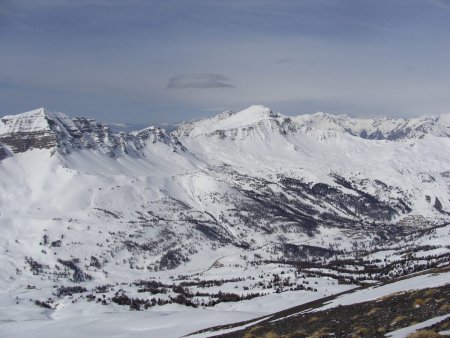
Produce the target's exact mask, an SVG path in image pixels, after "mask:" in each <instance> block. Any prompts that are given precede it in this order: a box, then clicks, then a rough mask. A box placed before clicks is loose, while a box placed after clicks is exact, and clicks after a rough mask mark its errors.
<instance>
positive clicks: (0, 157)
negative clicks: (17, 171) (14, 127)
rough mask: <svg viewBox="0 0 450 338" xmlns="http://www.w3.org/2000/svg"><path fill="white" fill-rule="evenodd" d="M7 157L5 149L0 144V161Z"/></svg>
mask: <svg viewBox="0 0 450 338" xmlns="http://www.w3.org/2000/svg"><path fill="white" fill-rule="evenodd" d="M7 157H8V152H7V151H6V149H5V147H3V145H1V144H0V161H1V160H3V159H5V158H7Z"/></svg>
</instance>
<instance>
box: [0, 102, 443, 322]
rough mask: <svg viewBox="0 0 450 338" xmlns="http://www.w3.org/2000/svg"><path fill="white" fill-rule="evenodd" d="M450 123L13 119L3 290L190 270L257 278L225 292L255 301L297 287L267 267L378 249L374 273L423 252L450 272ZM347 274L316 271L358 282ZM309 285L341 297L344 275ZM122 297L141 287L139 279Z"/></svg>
mask: <svg viewBox="0 0 450 338" xmlns="http://www.w3.org/2000/svg"><path fill="white" fill-rule="evenodd" d="M449 126H450V118H449V116H448V115H442V116H440V117H425V118H417V119H411V120H404V119H351V118H349V117H346V116H332V115H327V114H315V115H300V116H296V117H286V116H284V115H282V114H279V113H273V112H272V111H271V110H270V109H268V108H266V107H262V106H252V107H250V108H248V109H246V110H244V111H241V112H237V113H232V112H225V113H222V114H220V115H218V116H216V117H213V118H209V119H202V120H198V121H193V122H189V123H184V124H181V125H180V126H178V127H177V129H176V130H174V131H172V132H167V131H165V130H164V129H162V128H158V127H148V128H145V129H143V130H140V131H135V132H131V133H127V132H117V131H115V130H113V129H111V128H109V127H108V126H107V125H106V124H103V123H100V122H97V121H95V120H93V119H89V118H81V117H80V118H73V119H71V118H69V117H68V116H66V115H65V114H62V113H52V112H49V111H47V110H45V109H38V110H35V111H32V112H28V113H24V114H19V115H11V116H5V117H3V118H1V119H0V229H1V231H2V236H1V238H0V249H1V254H0V266H1V274H0V275H1V277H0V287H1V288H2V289H3V290H5V291H4V293H3V294H2V295H1V297H4V299H8V301H9V302H11V304H13V303H14V302H15V300H14V299H15V298H14V297H16V296H18V295H21V294H24V293H25V294H26V295H27V297H28V298H32V299H46V298H47V297H51V296H52V288H54V287H56V288H57V287H61V286H64V285H68V284H75V285H79V284H81V285H86V287H87V288H89V289H92V288H95V287H97V286H101V285H105V284H112V285H113V284H116V283H117V284H120V283H126V284H128V283H131V282H133V281H136V280H139V279H148V278H150V277H152V278H159V279H161V281H164V283H172V282H173V280H174V278H178V277H177V276H180V275H181V276H184V275H186V276H189V277H186V278H187V280H188V281H191V282H192V281H193V280H196V279H195V278H200V279H215V278H222V279H227V278H230V277H232V278H241V277H242V276H245V279H247V278H248V281H247V280H244V281H241V280H239V281H229V282H227V283H226V284H227V285H230V286H227V288H228V289H227V288H225V289H226V290H228V291H229V292H235V290H239V292H240V293H241V294H248V293H250V292H251V291H250V290H256V291H258V292H262V290H267V289H266V286H267V285H268V283H269V281H268V278H275V277H273V276H272V273H279V274H281V272H283V274H284V275H285V276H290V277H291V278H292V279H297V278H299V277H298V276H297V275H296V274H294V273H293V271H291V270H290V268H288V267H284V268H279V267H277V265H276V264H269V263H267V262H266V260H267V261H279V260H283V259H292V260H307V261H315V260H321V261H322V260H323V264H325V263H327V264H328V261H327V260H329V259H331V258H332V257H337V256H339V257H341V258H342V259H352V258H354V254H355V252H357V250H356V251H355V249H358V250H368V248H370V249H371V250H375V252H370V253H369V252H368V251H367V252H364V253H361V255H362V256H364V257H365V258H364V259H366V260H367V264H368V265H367V266H369V264H373V263H372V262H371V261H372V260H374V259H380V260H383V259H384V258H386V260H385V262H388V263H392V264H394V263H395V262H396V260H401V259H403V258H402V257H403V255H404V251H405V250H412V248H414V247H416V246H423V247H424V249H423V250H422V251H420V252H417V253H415V254H414V256H412V257H413V258H415V259H416V258H417V261H418V262H419V263H420V264H422V265H423V266H426V264H425V263H426V261H427V260H428V261H429V262H431V263H433V264H440V262H441V260H442V259H445V257H446V256H445V255H448V254H449V252H448V248H447V246H448V245H449V243H448V241H449V237H448V227H447V228H440V229H443V230H440V231H435V230H433V231H435V233H430V232H427V231H432V230H430V229H431V228H433V227H435V226H441V225H443V224H445V223H447V222H448V221H449V219H450V214H449V212H450V202H449V200H450V196H449V186H450V157H449V156H448V154H449V150H450V138H449V137H448V134H447V129H448V127H449ZM380 133H381V134H382V136H381V134H380ZM394 136H395V137H394ZM426 236H430V237H429V238H428V237H426ZM432 236H434V237H432ZM410 237H411V238H410ZM400 243H401V244H400ZM399 245H400V247H399ZM402 250H403V251H402ZM431 254H432V256H433V257H432V258H430V257H431ZM377 255H378V256H377ZM420 255H421V256H420ZM387 257H389V258H387ZM393 257H394V258H395V259H394V258H393ZM408 257H410V256H408ZM255 262H256V263H255ZM424 262H425V263H424ZM388 263H386V264H388ZM419 263H418V264H419ZM255 264H256V266H255ZM364 264H365V263H364ZM399 264H400V263H399ZM401 264H403V265H405V264H404V262H403V263H401ZM401 264H400V265H401ZM420 264H419V265H420ZM422 265H421V266H422ZM362 268H363V267H362ZM333 269H334V267H333V266H327V267H326V269H325V267H324V268H323V269H322V270H320V269H318V268H317V267H316V270H309V271H310V272H311V271H316V272H317V271H319V272H321V273H325V272H327V273H328V272H330V271H331V272H330V273H331V275H332V274H336V276H335V278H338V276H344V275H345V274H343V273H342V272H341V271H338V270H333ZM336 271H337V272H336ZM392 271H393V272H392V273H394V274H401V273H404V271H403V270H402V269H401V268H398V267H397V266H394V267H393V268H392ZM266 274H267V275H266ZM269 275H270V276H269ZM350 275H351V274H348V273H347V275H345V276H347V277H348V276H350ZM259 276H263V277H259ZM363 277H364V278H366V279H370V278H369V276H368V275H367V276H363ZM371 277H372V278H375V275H374V276H371ZM305 278H310V282H311V283H317V284H314V285H317V286H316V287H315V288H316V289H318V291H312V290H308V291H304V290H303V289H300V290H303V291H302V292H307V293H308V292H309V293H311V292H321V296H324V295H328V294H330V293H331V292H335V291H336V290H337V289H336V285H335V284H337V282H336V280H334V279H332V278H331V279H324V278H322V277H307V275H305ZM377 278H385V276H384V275H382V274H380V275H379V276H377ZM180 280H183V279H180ZM252 280H260V282H261V284H258V283H256V282H251V281H252ZM197 282H198V281H196V282H195V283H197ZM255 283H256V284H255ZM300 284H301V283H300ZM300 284H298V283H297V284H295V285H296V286H295V285H294V286H292V287H299V285H300ZM27 285H32V286H36V289H34V288H33V289H31V290H29V289H27ZM231 285H232V286H233V287H231ZM305 285H306V284H305ZM123 288H125V289H127V292H128V293H129V294H137V293H136V290H135V288H133V287H131V284H130V287H129V288H126V287H125V286H124V287H123ZM198 290H200V291H202V289H201V287H197V286H195V287H193V290H192V291H193V292H194V291H198ZM209 290H210V292H215V293H217V292H219V291H221V290H223V288H222V287H217V288H216V287H211V288H209ZM256 291H255V292H256ZM284 291H287V290H284ZM272 292H273V293H275V292H276V288H275V287H272V289H271V290H270V293H272ZM292 292H294V291H292ZM295 292H300V291H295ZM113 294H114V292H113V291H110V292H109V294H108V297H112V295H113ZM172 294H173V293H172ZM161 297H163V298H164V297H165V299H167V298H168V296H167V295H165V296H161ZM211 297H212V296H211ZM211 297H210V298H211ZM305 297H313V298H314V299H315V297H317V294H308V295H306V296H305ZM19 298H20V300H19V304H18V305H20V306H21V307H22V306H24V300H25V298H24V297H22V298H21V297H19ZM308 299H309V298H308ZM196 301H198V302H201V297H200V298H198V299H196ZM62 303H64V304H65V305H64V307H66V306H69V307H70V306H71V305H70V304H66V303H70V302H66V301H64V302H62ZM286 304H287V303H286ZM31 305H32V306H34V305H33V304H31ZM110 305H111V304H110ZM110 305H108V306H110ZM90 306H91V305H90ZM98 306H101V305H98ZM108 306H107V308H108ZM111 306H112V305H111ZM286 306H287V305H286ZM83 308H84V307H83ZM94 308H95V309H97V307H94ZM214 308H216V309H223V308H224V305H223V304H222V303H221V304H218V305H215V306H214ZM239 308H240V307H239V306H238V307H236V309H239ZM281 308H282V307H280V308H277V309H281ZM21 309H22V308H21ZM89 309H90V307H89ZM22 310H23V309H22ZM22 310H20V311H18V312H20V313H22V314H20V313H18V314H17V318H19V317H20V318H21V319H20V320H23V319H24V318H25V317H26V316H27V313H28V312H27V311H25V310H23V311H24V312H21V311H22ZM0 311H2V310H1V309H0ZM3 311H6V310H5V309H4V310H3ZM55 311H57V313H58V311H59V308H58V306H56V309H55ZM89 311H90V310H89ZM93 311H97V310H93ZM252 311H253V310H251V311H250V312H252ZM32 312H33V311H32ZM69 312H70V311H69ZM38 313H39V316H40V315H42V312H38ZM35 315H36V313H34V312H33V313H32V314H31V316H35ZM21 316H22V317H21ZM24 316H25V317H24ZM214 316H215V315H214ZM214 316H213V317H214ZM251 316H253V317H254V316H256V315H255V314H254V313H253V312H252V314H251ZM14 318H15V315H14V316H12V318H9V319H11V320H16V319H14ZM236 320H237V319H236ZM219 322H221V323H222V322H223V319H220V321H219ZM80 325H81V324H80ZM211 325H212V324H211ZM195 328H196V329H197V328H199V327H197V326H195Z"/></svg>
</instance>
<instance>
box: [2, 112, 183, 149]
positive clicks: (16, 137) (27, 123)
mask: <svg viewBox="0 0 450 338" xmlns="http://www.w3.org/2000/svg"><path fill="white" fill-rule="evenodd" d="M0 142H1V143H4V144H6V145H7V146H9V147H10V149H11V150H12V152H13V153H21V152H25V151H28V150H31V149H52V148H55V149H57V150H58V151H59V152H60V153H62V154H68V153H71V152H73V151H75V150H77V149H90V150H96V151H99V152H101V153H102V154H104V155H107V156H110V157H115V156H118V155H120V154H128V155H132V156H135V157H139V156H142V149H143V148H144V147H145V146H146V144H148V143H156V142H161V143H165V144H167V145H169V146H170V147H172V148H173V150H176V149H177V148H179V149H182V150H184V147H183V146H182V144H181V143H180V141H179V140H178V139H177V138H176V137H175V136H172V135H171V134H169V133H167V132H166V131H165V130H164V129H159V128H154V127H150V128H147V129H144V130H143V131H141V132H137V133H126V132H115V131H112V130H111V129H110V128H109V127H108V126H107V125H106V124H103V123H99V122H97V121H96V120H94V119H91V118H84V117H77V118H73V119H70V118H69V117H68V116H67V115H65V114H62V113H53V112H49V111H48V110H46V109H44V108H40V109H36V110H33V111H30V112H27V113H23V114H18V115H11V116H5V117H3V118H1V119H0Z"/></svg>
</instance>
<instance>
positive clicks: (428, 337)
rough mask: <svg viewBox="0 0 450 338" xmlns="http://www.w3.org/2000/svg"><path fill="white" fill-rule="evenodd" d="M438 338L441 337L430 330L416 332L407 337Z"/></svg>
mask: <svg viewBox="0 0 450 338" xmlns="http://www.w3.org/2000/svg"><path fill="white" fill-rule="evenodd" d="M439 337H442V336H441V335H440V334H439V333H436V332H434V331H431V330H421V331H417V332H415V333H412V334H410V335H409V336H408V338H439Z"/></svg>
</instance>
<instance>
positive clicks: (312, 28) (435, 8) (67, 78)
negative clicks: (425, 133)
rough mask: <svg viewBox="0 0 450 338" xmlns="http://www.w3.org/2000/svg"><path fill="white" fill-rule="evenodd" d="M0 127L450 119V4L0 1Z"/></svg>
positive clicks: (384, 0)
mask: <svg viewBox="0 0 450 338" xmlns="http://www.w3.org/2000/svg"><path fill="white" fill-rule="evenodd" d="M0 102H1V104H0V115H1V116H3V115H6V114H13V113H18V112H22V111H26V110H30V109H34V108H37V107H41V106H45V107H47V108H49V109H50V110H56V111H64V112H67V113H69V114H70V115H73V116H76V115H87V116H93V117H96V118H99V119H101V120H104V121H111V122H124V121H126V122H139V123H147V122H148V123H154V122H165V121H167V122H172V121H179V120H189V119H193V118H197V117H201V116H209V115H212V114H214V113H217V112H220V111H223V110H238V109H241V108H245V107H246V106H248V105H251V104H265V105H267V106H269V107H271V108H273V109H274V110H276V111H281V112H284V113H288V114H294V113H295V114H297V113H311V112H316V111H325V112H330V113H348V114H350V115H353V116H359V115H361V116H362V115H395V116H417V115H423V114H437V113H444V112H450V0H236V1H235V0H160V1H156V0H155V1H151V0H148V1H144V0H0Z"/></svg>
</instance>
